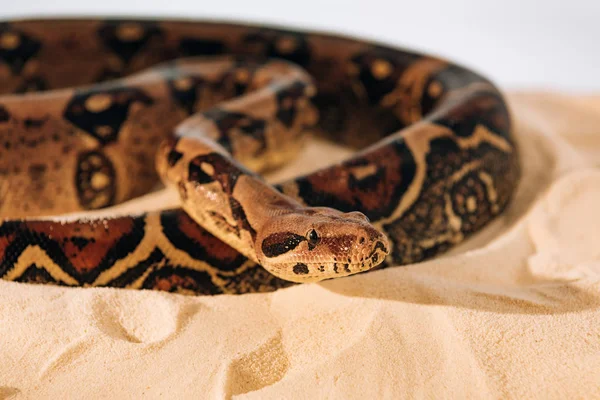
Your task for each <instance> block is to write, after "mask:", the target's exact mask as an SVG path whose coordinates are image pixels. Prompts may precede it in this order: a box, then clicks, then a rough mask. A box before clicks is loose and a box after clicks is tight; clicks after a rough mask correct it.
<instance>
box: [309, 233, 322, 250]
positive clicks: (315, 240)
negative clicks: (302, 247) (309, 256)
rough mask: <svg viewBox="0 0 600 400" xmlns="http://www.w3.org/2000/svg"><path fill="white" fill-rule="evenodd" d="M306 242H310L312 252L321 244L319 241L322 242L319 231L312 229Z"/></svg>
mask: <svg viewBox="0 0 600 400" xmlns="http://www.w3.org/2000/svg"><path fill="white" fill-rule="evenodd" d="M306 240H307V241H308V249H309V250H312V249H314V248H315V246H316V245H318V244H319V241H320V240H321V238H320V237H319V234H318V233H317V231H315V230H314V229H311V230H310V231H308V233H307V234H306Z"/></svg>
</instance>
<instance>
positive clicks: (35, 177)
mask: <svg viewBox="0 0 600 400" xmlns="http://www.w3.org/2000/svg"><path fill="white" fill-rule="evenodd" d="M46 170H47V167H46V165H45V164H31V165H30V166H29V168H27V173H28V175H29V178H30V179H31V180H32V181H39V180H40V179H43V178H44V174H45V173H46Z"/></svg>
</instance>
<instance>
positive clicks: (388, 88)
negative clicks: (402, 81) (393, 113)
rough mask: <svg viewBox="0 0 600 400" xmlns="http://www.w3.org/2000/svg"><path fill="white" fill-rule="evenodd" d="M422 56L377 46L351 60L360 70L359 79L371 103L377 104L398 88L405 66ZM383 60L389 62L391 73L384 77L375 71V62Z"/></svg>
mask: <svg viewBox="0 0 600 400" xmlns="http://www.w3.org/2000/svg"><path fill="white" fill-rule="evenodd" d="M420 58H421V57H419V56H416V55H413V54H407V53H398V52H396V51H393V50H391V49H385V48H381V47H376V48H374V49H371V50H369V51H366V52H362V53H359V54H357V55H355V56H354V57H352V59H351V61H352V63H353V64H354V65H355V67H356V68H357V70H358V74H357V79H358V80H359V82H360V83H361V84H362V88H363V89H364V91H365V93H366V95H367V99H368V102H369V104H370V105H372V106H377V105H379V104H380V102H381V100H382V99H383V98H384V97H385V96H386V95H387V94H389V93H391V92H392V91H393V90H394V89H395V88H396V85H397V82H398V79H399V78H400V76H401V75H402V73H403V72H404V70H405V68H406V67H407V66H408V65H410V64H411V63H413V62H414V61H417V60H419V59H420ZM381 62H385V63H388V64H389V66H390V69H389V74H388V75H386V76H383V77H381V76H376V75H375V74H374V73H373V71H374V69H375V68H376V64H375V63H381ZM402 66H404V68H402Z"/></svg>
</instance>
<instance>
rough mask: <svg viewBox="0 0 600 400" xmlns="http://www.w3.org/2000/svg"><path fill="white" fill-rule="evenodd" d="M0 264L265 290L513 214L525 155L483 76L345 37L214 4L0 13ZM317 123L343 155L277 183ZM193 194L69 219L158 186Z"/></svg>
mask: <svg viewBox="0 0 600 400" xmlns="http://www.w3.org/2000/svg"><path fill="white" fill-rule="evenodd" d="M0 93H1V95H0V216H1V217H2V223H1V225H0V277H2V278H3V279H6V280H12V281H20V282H32V283H50V284H58V285H66V286H112V287H125V288H136V289H158V290H167V291H172V292H179V293H197V294H220V293H249V292H262V291H271V290H275V289H278V288H281V287H286V286H288V285H290V284H292V282H310V281H319V280H322V279H329V278H334V277H342V276H346V275H350V274H354V273H358V272H363V271H367V270H370V269H373V268H383V267H386V266H389V265H402V264H407V263H414V262H418V261H421V260H424V259H426V258H430V257H432V256H434V255H436V254H439V253H440V252H442V251H445V250H447V249H448V248H450V247H451V246H453V245H455V244H457V243H459V242H461V241H462V240H463V239H464V238H466V237H468V236H469V235H470V234H472V233H474V232H476V231H477V230H479V229H480V228H482V227H483V226H484V225H486V223H488V222H489V221H490V220H491V219H493V218H494V217H495V216H496V215H498V214H499V213H500V212H502V211H503V209H504V208H505V207H506V206H507V204H508V203H509V201H510V198H511V195H512V193H513V191H514V188H515V186H516V184H517V183H518V180H519V176H520V167H519V162H518V155H517V149H516V146H515V142H514V138H513V137H512V134H511V122H510V114H509V111H508V108H507V106H506V103H505V101H504V99H503V96H502V94H501V93H500V92H499V91H498V89H497V88H496V87H495V86H494V85H493V83H491V82H490V81H489V80H488V79H486V78H485V77H483V76H480V75H479V74H477V73H475V72H472V71H470V70H469V69H466V68H463V67H461V66H458V65H455V64H452V63H450V62H448V61H445V60H442V59H439V58H436V57H432V56H427V55H421V54H416V53H413V52H410V51H406V50H401V49H396V48H393V47H389V46H387V45H383V44H379V43H372V42H368V41H363V40H360V39H355V38H351V37H341V36H337V35H332V34H325V33H318V32H299V31H292V30H289V29H286V28H281V27H264V26H254V25H246V24H234V23H221V22H213V21H185V20H161V21H158V20H149V19H147V20H125V19H34V20H14V21H5V22H0ZM306 132H309V133H313V134H316V135H321V136H323V137H325V138H328V139H329V140H333V141H335V142H337V143H340V144H343V145H346V146H350V147H351V148H354V149H355V150H356V151H355V152H354V153H353V155H352V156H351V157H349V158H348V159H346V160H344V161H343V162H339V163H335V164H333V165H330V166H328V167H325V168H321V169H318V170H317V171H315V172H311V173H307V174H306V175H303V176H298V177H296V178H294V179H291V180H288V181H284V182H281V183H278V184H275V185H270V184H267V183H266V182H265V181H264V180H263V178H262V177H261V175H259V173H261V172H264V171H268V170H271V169H274V168H276V167H278V166H280V165H282V164H283V163H285V162H287V161H288V160H290V159H292V158H293V157H294V156H295V155H296V154H297V153H298V151H299V149H300V146H301V145H302V143H303V142H304V140H305V138H306ZM160 180H162V182H163V183H164V184H165V185H166V186H167V187H169V188H171V189H170V190H174V191H177V192H178V195H179V196H180V198H181V207H180V208H175V209H164V210H159V211H152V212H144V213H138V214H134V215H118V216H114V217H110V218H106V217H105V218H83V217H79V218H75V217H72V218H60V217H58V216H59V215H60V214H65V213H69V212H75V211H85V210H95V209H100V208H106V207H109V206H112V205H115V204H118V203H121V202H123V201H125V200H128V199H132V198H135V197H138V196H140V195H141V194H144V193H147V192H149V191H151V190H153V189H154V188H156V184H157V182H160Z"/></svg>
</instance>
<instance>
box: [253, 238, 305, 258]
mask: <svg viewBox="0 0 600 400" xmlns="http://www.w3.org/2000/svg"><path fill="white" fill-rule="evenodd" d="M305 240H306V238H305V237H304V236H301V235H297V234H295V233H293V232H277V233H272V234H270V235H269V236H267V237H266V238H264V239H263V241H262V244H261V250H262V252H263V254H264V255H265V256H266V257H269V258H271V257H277V256H280V255H282V254H285V253H287V252H288V251H292V250H294V249H295V248H296V247H298V245H299V244H300V243H302V242H304V241H305Z"/></svg>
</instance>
